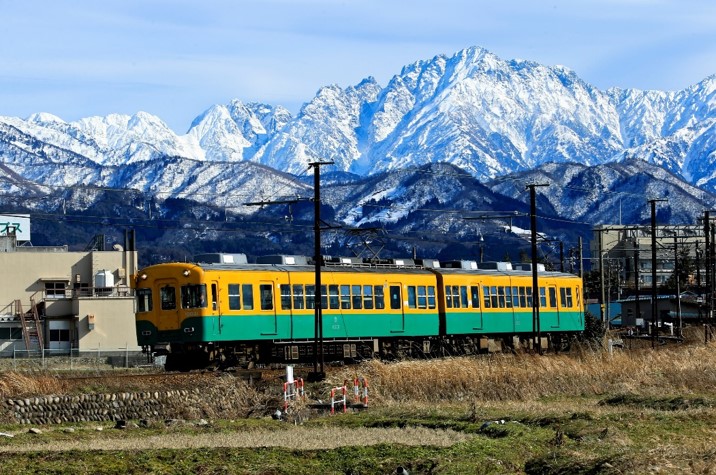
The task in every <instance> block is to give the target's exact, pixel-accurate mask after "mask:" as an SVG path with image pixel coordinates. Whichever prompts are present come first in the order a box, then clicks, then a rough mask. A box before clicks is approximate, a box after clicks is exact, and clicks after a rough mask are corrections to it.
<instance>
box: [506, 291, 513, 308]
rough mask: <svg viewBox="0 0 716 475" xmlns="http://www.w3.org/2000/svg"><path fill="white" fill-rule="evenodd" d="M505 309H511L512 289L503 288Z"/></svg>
mask: <svg viewBox="0 0 716 475" xmlns="http://www.w3.org/2000/svg"><path fill="white" fill-rule="evenodd" d="M505 307H507V308H512V287H505Z"/></svg>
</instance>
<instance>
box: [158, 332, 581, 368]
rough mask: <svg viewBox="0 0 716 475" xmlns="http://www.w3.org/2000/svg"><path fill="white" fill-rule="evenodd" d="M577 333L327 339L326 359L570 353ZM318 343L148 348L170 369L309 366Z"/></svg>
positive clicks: (347, 361)
mask: <svg viewBox="0 0 716 475" xmlns="http://www.w3.org/2000/svg"><path fill="white" fill-rule="evenodd" d="M572 338H573V335H572V334H569V333H553V334H543V335H542V336H541V339H540V340H539V342H540V343H541V345H539V344H537V343H538V340H537V338H535V337H533V335H494V336H490V337H487V336H479V337H477V336H441V337H416V338H380V339H379V338H365V339H350V340H324V341H323V355H322V359H323V361H324V362H326V363H328V364H354V363H357V362H360V361H364V360H368V359H373V358H379V359H382V360H386V361H395V360H401V359H424V358H440V357H448V356H465V355H477V354H487V353H500V352H508V353H511V352H512V353H517V352H537V351H553V352H562V351H568V350H569V346H570V342H571V341H572ZM317 349H320V348H318V345H317V344H316V342H315V341H313V340H301V341H296V340H291V341H282V340H276V341H261V342H215V343H201V344H176V343H172V344H171V345H161V346H158V347H155V348H145V351H147V352H151V353H152V354H154V355H166V363H165V369H166V370H167V371H190V370H196V369H229V368H243V369H252V368H255V367H259V366H261V367H267V366H272V365H276V366H280V365H286V364H305V363H312V362H315V361H316V360H317V359H318V358H320V357H321V354H320V352H319V353H318V357H317V356H316V350H317Z"/></svg>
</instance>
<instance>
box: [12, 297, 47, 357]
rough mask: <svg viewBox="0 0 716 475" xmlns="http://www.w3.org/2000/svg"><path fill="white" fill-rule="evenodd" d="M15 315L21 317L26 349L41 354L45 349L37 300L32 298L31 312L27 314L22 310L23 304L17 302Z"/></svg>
mask: <svg viewBox="0 0 716 475" xmlns="http://www.w3.org/2000/svg"><path fill="white" fill-rule="evenodd" d="M15 314H16V315H18V316H19V317H20V322H21V323H22V336H23V338H24V339H25V348H26V349H27V351H28V352H31V351H38V352H41V351H42V349H43V348H44V347H45V342H44V339H43V336H42V322H41V321H40V313H39V311H38V309H37V304H36V303H35V299H34V298H32V297H30V310H29V311H28V312H27V313H26V312H23V310H22V302H20V300H15Z"/></svg>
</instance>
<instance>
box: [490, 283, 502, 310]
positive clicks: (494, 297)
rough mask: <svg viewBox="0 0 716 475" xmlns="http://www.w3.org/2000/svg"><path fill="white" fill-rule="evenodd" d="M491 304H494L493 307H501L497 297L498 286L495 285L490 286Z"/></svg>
mask: <svg viewBox="0 0 716 475" xmlns="http://www.w3.org/2000/svg"><path fill="white" fill-rule="evenodd" d="M490 305H492V308H500V307H499V305H498V299H497V286H495V285H493V286H491V287H490Z"/></svg>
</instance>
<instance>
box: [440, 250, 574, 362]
mask: <svg viewBox="0 0 716 475" xmlns="http://www.w3.org/2000/svg"><path fill="white" fill-rule="evenodd" d="M462 264H467V265H461V266H460V267H458V268H440V269H436V270H435V272H436V274H437V281H438V288H439V289H440V291H441V294H442V296H444V298H441V299H440V302H441V305H440V315H441V322H442V325H443V328H442V330H441V333H442V334H443V335H447V336H452V337H453V338H452V341H453V344H457V345H460V346H462V347H463V348H465V347H467V348H470V347H472V349H473V351H483V350H487V349H500V348H501V347H503V346H508V347H518V346H527V347H534V344H535V341H534V339H533V338H534V336H535V326H534V317H533V301H532V272H531V269H530V270H522V269H520V270H513V269H512V266H511V265H510V264H509V263H493V264H492V265H493V266H494V268H492V269H477V266H476V265H475V263H474V262H472V261H466V262H465V263H462ZM498 264H499V265H498ZM538 283H539V287H538V288H539V299H540V300H539V314H540V334H541V336H542V338H543V341H542V342H540V345H541V347H543V348H547V347H548V346H552V347H555V348H558V349H565V348H566V345H567V343H568V341H569V338H568V337H569V336H570V335H573V334H574V333H577V332H581V331H583V330H584V309H583V305H582V301H581V297H582V280H581V279H580V278H579V277H577V276H575V275H572V274H566V273H560V272H545V271H544V269H543V268H542V269H540V271H539V277H538ZM455 336H461V337H463V339H462V340H459V339H458V340H455V338H454V337H455Z"/></svg>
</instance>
